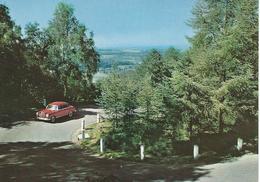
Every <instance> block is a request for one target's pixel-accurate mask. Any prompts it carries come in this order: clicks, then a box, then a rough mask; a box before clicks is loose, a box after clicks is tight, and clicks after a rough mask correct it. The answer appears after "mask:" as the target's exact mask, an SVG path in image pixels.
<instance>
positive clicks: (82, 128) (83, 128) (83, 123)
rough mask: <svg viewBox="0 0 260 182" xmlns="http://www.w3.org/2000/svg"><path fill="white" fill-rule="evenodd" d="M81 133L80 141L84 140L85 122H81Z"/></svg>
mask: <svg viewBox="0 0 260 182" xmlns="http://www.w3.org/2000/svg"><path fill="white" fill-rule="evenodd" d="M81 133H82V140H84V139H85V120H82V122H81Z"/></svg>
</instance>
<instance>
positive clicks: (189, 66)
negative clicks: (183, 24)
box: [99, 0, 258, 152]
mask: <svg viewBox="0 0 260 182" xmlns="http://www.w3.org/2000/svg"><path fill="white" fill-rule="evenodd" d="M257 12H258V4H257V1H255V0H249V1H247V0H236V1H233V0H221V1H213V0H201V1H198V3H197V4H196V6H195V7H194V8H193V11H192V13H193V18H192V19H191V20H190V21H189V24H190V26H192V28H193V29H194V32H195V34H194V36H193V37H190V38H188V39H189V41H190V43H191V45H192V46H191V48H190V49H189V50H187V51H185V52H181V51H179V50H177V49H174V48H170V49H169V50H167V51H166V52H165V53H164V54H163V55H162V54H161V53H160V52H159V51H157V50H152V51H151V52H150V54H149V55H148V56H147V57H146V58H145V59H144V61H143V63H142V64H141V65H140V66H139V67H137V69H136V71H131V72H129V73H127V74H122V73H119V72H117V71H116V70H114V72H113V73H111V74H110V76H108V77H107V78H106V79H105V80H103V82H102V83H101V91H102V92H101V97H100V99H99V101H100V104H101V106H102V107H103V108H104V109H105V110H106V112H107V114H108V115H109V116H110V120H111V122H112V124H113V128H112V131H111V132H110V133H108V135H107V140H108V146H109V147H111V148H113V149H123V150H124V149H125V148H126V147H129V148H131V149H134V148H136V147H138V145H139V144H140V143H145V144H146V145H147V146H148V147H149V146H153V147H152V149H151V150H152V151H153V152H155V151H156V148H158V146H160V147H159V148H161V149H163V147H165V148H168V149H169V147H168V146H169V145H171V144H173V143H174V142H176V141H180V140H188V139H191V140H192V139H193V138H194V137H196V136H199V135H203V134H205V133H208V134H210V133H211V134H214V133H218V134H220V135H223V134H225V133H227V132H229V131H232V132H233V133H235V135H238V136H240V137H243V138H250V137H254V136H257V115H258V106H257V103H258V13H257ZM162 151H165V150H162Z"/></svg>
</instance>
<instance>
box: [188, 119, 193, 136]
mask: <svg viewBox="0 0 260 182" xmlns="http://www.w3.org/2000/svg"><path fill="white" fill-rule="evenodd" d="M192 127H193V120H192V119H191V120H190V123H189V132H190V140H191V138H192V136H193V130H192Z"/></svg>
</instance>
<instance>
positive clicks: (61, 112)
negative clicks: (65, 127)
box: [56, 105, 64, 118]
mask: <svg viewBox="0 0 260 182" xmlns="http://www.w3.org/2000/svg"><path fill="white" fill-rule="evenodd" d="M62 116H64V111H63V105H58V111H57V112H56V117H57V118H60V117H62Z"/></svg>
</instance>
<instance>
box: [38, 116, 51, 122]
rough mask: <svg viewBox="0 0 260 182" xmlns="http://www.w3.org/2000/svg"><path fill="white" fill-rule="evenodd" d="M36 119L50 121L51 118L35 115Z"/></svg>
mask: <svg viewBox="0 0 260 182" xmlns="http://www.w3.org/2000/svg"><path fill="white" fill-rule="evenodd" d="M37 119H38V120H43V121H50V120H51V118H42V117H37Z"/></svg>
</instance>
